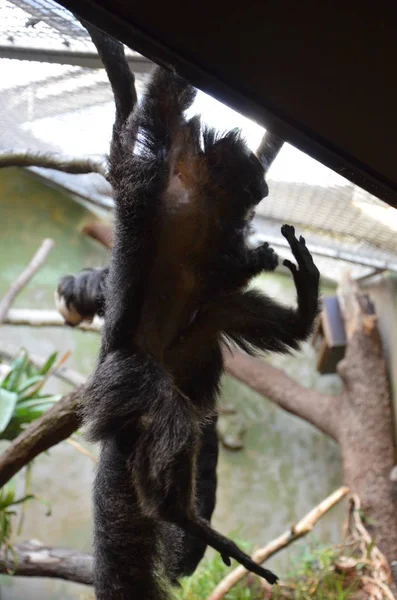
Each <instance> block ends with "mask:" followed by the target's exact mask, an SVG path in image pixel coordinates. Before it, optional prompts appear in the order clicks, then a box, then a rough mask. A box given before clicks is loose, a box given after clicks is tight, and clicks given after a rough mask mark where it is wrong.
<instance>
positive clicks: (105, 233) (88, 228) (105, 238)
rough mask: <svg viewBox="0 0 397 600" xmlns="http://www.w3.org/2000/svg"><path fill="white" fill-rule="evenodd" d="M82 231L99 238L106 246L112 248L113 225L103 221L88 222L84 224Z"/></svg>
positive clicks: (96, 238)
mask: <svg viewBox="0 0 397 600" xmlns="http://www.w3.org/2000/svg"><path fill="white" fill-rule="evenodd" d="M82 232H83V233H84V234H85V235H87V236H88V237H91V238H93V239H94V240H97V241H98V242H99V243H100V244H102V245H103V246H105V248H108V249H110V248H112V246H113V227H112V226H111V225H109V224H108V223H102V221H93V222H91V223H87V224H86V225H84V227H83V229H82Z"/></svg>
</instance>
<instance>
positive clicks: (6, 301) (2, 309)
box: [0, 239, 54, 323]
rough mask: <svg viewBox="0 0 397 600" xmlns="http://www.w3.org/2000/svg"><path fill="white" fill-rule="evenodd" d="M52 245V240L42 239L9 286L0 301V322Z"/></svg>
mask: <svg viewBox="0 0 397 600" xmlns="http://www.w3.org/2000/svg"><path fill="white" fill-rule="evenodd" d="M53 245H54V240H51V239H46V240H43V242H42V244H41V246H40V248H39V249H38V250H37V252H36V253H35V255H34V256H33V258H32V260H31V261H30V263H29V264H28V266H27V267H26V268H25V269H24V270H23V271H22V273H21V274H20V275H19V276H18V277H17V279H16V281H14V283H13V284H12V285H11V286H10V288H9V289H8V291H7V292H6V293H5V296H4V297H3V299H2V301H1V302H0V323H3V322H4V320H5V318H6V317H7V313H8V311H9V309H10V307H11V305H12V303H13V302H14V300H15V298H16V297H17V295H18V294H19V292H20V291H21V290H22V289H23V288H24V287H25V286H26V285H27V284H28V283H29V281H30V280H31V279H32V277H33V276H34V275H35V274H36V272H37V271H38V270H39V269H40V267H41V266H42V265H43V264H44V262H45V261H46V259H47V256H48V254H49V252H50V250H51V248H52V247H53Z"/></svg>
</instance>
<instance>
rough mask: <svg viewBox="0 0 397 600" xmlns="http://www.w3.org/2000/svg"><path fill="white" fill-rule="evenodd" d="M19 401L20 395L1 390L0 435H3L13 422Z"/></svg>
mask: <svg viewBox="0 0 397 600" xmlns="http://www.w3.org/2000/svg"><path fill="white" fill-rule="evenodd" d="M17 400H18V395H17V394H16V393H15V392H9V391H8V390H5V389H0V433H3V431H4V430H5V429H6V427H7V425H8V423H9V422H10V421H11V418H12V415H13V414H14V410H15V405H16V403H17Z"/></svg>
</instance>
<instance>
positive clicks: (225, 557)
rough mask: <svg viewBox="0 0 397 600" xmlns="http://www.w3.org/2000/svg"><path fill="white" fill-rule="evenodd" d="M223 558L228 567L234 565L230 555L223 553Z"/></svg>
mask: <svg viewBox="0 0 397 600" xmlns="http://www.w3.org/2000/svg"><path fill="white" fill-rule="evenodd" d="M221 558H222V560H223V562H224V563H225V565H226V566H227V567H231V566H232V561H231V560H230V558H229V557H228V556H226V554H221Z"/></svg>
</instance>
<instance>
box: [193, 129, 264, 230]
mask: <svg viewBox="0 0 397 600" xmlns="http://www.w3.org/2000/svg"><path fill="white" fill-rule="evenodd" d="M204 152H205V155H206V158H207V165H208V167H209V172H210V175H211V179H212V180H213V182H214V183H215V185H216V187H217V188H218V190H219V191H220V192H221V193H220V194H219V195H218V198H219V200H221V206H220V208H221V211H222V216H223V217H226V216H227V215H230V217H231V218H233V219H237V220H238V221H240V220H241V219H242V220H243V221H247V220H250V219H251V218H252V217H253V215H254V211H255V207H256V206H257V204H259V202H260V201H261V200H262V199H263V198H265V197H266V196H267V195H268V193H269V188H268V186H267V183H266V181H265V171H264V168H263V166H262V164H261V163H260V161H259V159H258V158H257V156H256V155H255V154H254V153H253V152H251V150H250V149H249V148H248V147H247V145H246V143H245V141H244V140H243V138H242V137H241V134H240V131H239V130H232V131H230V132H229V133H227V134H226V135H224V136H222V137H218V136H217V135H216V134H215V133H214V131H213V130H207V131H205V132H204Z"/></svg>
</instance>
